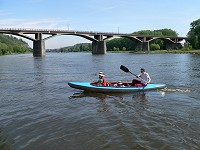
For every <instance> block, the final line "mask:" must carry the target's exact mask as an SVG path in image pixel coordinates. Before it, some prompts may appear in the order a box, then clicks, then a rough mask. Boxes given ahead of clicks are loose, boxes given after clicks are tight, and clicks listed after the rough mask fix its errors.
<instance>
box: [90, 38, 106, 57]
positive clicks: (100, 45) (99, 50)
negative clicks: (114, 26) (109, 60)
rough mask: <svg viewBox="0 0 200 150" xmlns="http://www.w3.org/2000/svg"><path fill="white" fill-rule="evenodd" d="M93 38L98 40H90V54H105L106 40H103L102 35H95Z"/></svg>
mask: <svg viewBox="0 0 200 150" xmlns="http://www.w3.org/2000/svg"><path fill="white" fill-rule="evenodd" d="M94 38H95V39H96V40H98V41H93V42H92V54H106V49H107V48H106V41H104V40H103V35H95V36H94Z"/></svg>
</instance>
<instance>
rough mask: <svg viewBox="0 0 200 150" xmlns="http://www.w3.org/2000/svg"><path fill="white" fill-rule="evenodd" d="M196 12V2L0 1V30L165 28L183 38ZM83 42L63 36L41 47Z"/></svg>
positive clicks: (198, 12)
mask: <svg viewBox="0 0 200 150" xmlns="http://www.w3.org/2000/svg"><path fill="white" fill-rule="evenodd" d="M199 8H200V0H184V1H183V0H165V1H163V0H0V28H27V29H64V30H68V29H69V30H77V31H99V32H117V33H118V32H119V33H133V32H136V31H140V30H158V29H164V28H167V29H172V30H174V31H176V32H177V33H178V34H179V36H186V35H187V33H188V32H189V30H190V23H191V22H193V21H195V20H197V19H199V18H200V9H199ZM23 40H24V39H23ZM25 41H26V42H28V44H29V45H30V46H31V47H32V44H33V43H32V41H29V40H25ZM85 42H87V43H90V42H91V41H88V40H86V39H84V38H81V37H77V36H69V35H65V36H56V37H54V38H50V39H49V40H47V41H45V46H46V49H50V48H60V47H66V46H71V45H74V44H77V43H85Z"/></svg>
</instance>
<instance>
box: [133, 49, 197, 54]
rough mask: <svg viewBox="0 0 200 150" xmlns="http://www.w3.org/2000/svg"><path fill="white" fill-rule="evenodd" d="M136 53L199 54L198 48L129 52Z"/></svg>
mask: <svg viewBox="0 0 200 150" xmlns="http://www.w3.org/2000/svg"><path fill="white" fill-rule="evenodd" d="M130 53H136V54H165V53H170V54H200V50H156V51H139V52H130Z"/></svg>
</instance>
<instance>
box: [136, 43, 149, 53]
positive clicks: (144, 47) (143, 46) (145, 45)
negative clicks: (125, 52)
mask: <svg viewBox="0 0 200 150" xmlns="http://www.w3.org/2000/svg"><path fill="white" fill-rule="evenodd" d="M137 49H138V50H141V51H149V50H150V46H149V42H139V43H138V44H137Z"/></svg>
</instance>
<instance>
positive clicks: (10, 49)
mask: <svg viewBox="0 0 200 150" xmlns="http://www.w3.org/2000/svg"><path fill="white" fill-rule="evenodd" d="M31 51H32V49H31V48H30V47H29V45H28V44H27V43H26V42H25V41H23V40H22V39H18V38H16V37H13V36H12V35H5V34H0V55H6V54H13V53H26V52H31Z"/></svg>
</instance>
